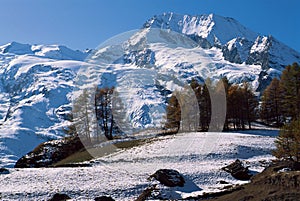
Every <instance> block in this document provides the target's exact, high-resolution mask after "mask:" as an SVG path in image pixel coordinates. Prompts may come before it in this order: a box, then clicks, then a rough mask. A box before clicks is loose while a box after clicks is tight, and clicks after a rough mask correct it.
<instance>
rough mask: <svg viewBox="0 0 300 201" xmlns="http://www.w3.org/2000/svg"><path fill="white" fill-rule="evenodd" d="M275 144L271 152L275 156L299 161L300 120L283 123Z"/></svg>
mask: <svg viewBox="0 0 300 201" xmlns="http://www.w3.org/2000/svg"><path fill="white" fill-rule="evenodd" d="M275 144H276V150H275V151H274V152H273V154H274V155H275V156H276V157H277V158H279V159H290V160H293V161H297V162H300V120H294V121H292V122H291V123H289V124H286V125H284V126H283V127H282V128H281V130H280V133H279V136H278V137H277V140H276V141H275Z"/></svg>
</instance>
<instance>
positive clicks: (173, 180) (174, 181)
mask: <svg viewBox="0 0 300 201" xmlns="http://www.w3.org/2000/svg"><path fill="white" fill-rule="evenodd" d="M152 178H154V179H156V180H157V181H159V182H160V183H161V184H163V185H165V186H167V187H175V186H180V187H183V186H184V184H185V180H184V178H183V176H182V175H181V174H180V173H179V172H178V171H177V170H173V169H160V170H157V171H156V172H155V173H154V174H153V175H151V176H150V177H149V179H152Z"/></svg>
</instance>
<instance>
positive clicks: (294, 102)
mask: <svg viewBox="0 0 300 201" xmlns="http://www.w3.org/2000/svg"><path fill="white" fill-rule="evenodd" d="M280 93H281V94H282V113H283V116H284V117H285V119H297V118H298V117H299V114H300V66H299V65H298V64H297V63H294V64H292V65H288V66H287V67H286V68H285V70H284V71H283V72H282V75H281V81H280Z"/></svg>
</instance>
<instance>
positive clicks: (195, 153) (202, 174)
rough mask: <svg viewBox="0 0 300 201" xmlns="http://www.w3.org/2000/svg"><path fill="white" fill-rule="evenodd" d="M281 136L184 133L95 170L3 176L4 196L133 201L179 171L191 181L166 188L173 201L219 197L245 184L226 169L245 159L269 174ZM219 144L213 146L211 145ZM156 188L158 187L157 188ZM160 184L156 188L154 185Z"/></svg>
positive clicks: (106, 160)
mask: <svg viewBox="0 0 300 201" xmlns="http://www.w3.org/2000/svg"><path fill="white" fill-rule="evenodd" d="M277 133H278V131H277V130H254V131H245V132H236V133H179V134H177V135H174V136H164V137H159V138H157V139H155V140H152V141H151V142H150V143H146V144H144V145H141V146H138V147H133V148H130V149H126V150H120V151H119V152H117V153H114V154H111V155H108V156H105V157H102V158H97V159H94V160H92V161H91V162H92V167H84V168H37V169H10V171H11V173H10V174H8V175H0V183H1V185H0V192H1V193H2V194H1V195H2V199H7V200H45V199H49V198H50V197H51V196H52V195H53V194H54V193H57V192H63V193H66V194H68V195H69V196H70V197H72V198H73V199H76V200H92V199H93V198H95V197H97V196H101V195H110V196H112V197H113V198H115V199H116V200H133V199H134V198H136V197H137V196H138V195H139V194H140V193H141V192H142V191H143V190H144V189H145V188H146V187H147V186H148V185H149V184H150V183H151V182H150V181H148V180H147V178H148V177H149V176H150V175H151V174H153V173H154V172H155V171H156V170H158V169H161V168H171V169H176V170H178V171H179V172H180V173H182V174H183V175H184V177H185V179H186V181H187V182H186V185H185V186H184V187H174V188H166V187H162V190H161V193H162V194H163V195H164V196H165V197H166V198H167V197H172V198H176V199H179V198H182V197H188V196H192V195H199V194H202V193H203V192H211V191H219V190H220V189H219V188H220V187H222V186H224V185H221V184H218V182H219V181H221V180H223V181H227V182H229V183H231V184H236V183H243V182H241V181H237V180H235V179H234V178H232V177H231V175H229V174H228V173H226V172H224V171H221V170H220V169H221V168H222V167H223V166H225V165H228V164H229V163H231V162H233V161H234V160H235V159H237V158H239V159H241V160H242V161H244V162H246V165H249V166H250V170H251V171H253V172H260V171H262V170H263V167H262V166H261V164H260V162H259V161H261V160H271V159H273V156H272V155H271V150H272V149H274V139H275V137H276V135H277ZM211 141H212V142H213V143H209V142H211ZM152 183H153V182H152ZM154 183H155V182H154Z"/></svg>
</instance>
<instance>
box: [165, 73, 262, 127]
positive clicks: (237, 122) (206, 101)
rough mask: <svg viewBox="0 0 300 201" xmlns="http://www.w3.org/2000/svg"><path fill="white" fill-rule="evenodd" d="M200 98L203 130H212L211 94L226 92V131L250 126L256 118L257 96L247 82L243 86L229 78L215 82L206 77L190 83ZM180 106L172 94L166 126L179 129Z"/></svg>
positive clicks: (200, 123) (200, 119) (200, 122)
mask: <svg viewBox="0 0 300 201" xmlns="http://www.w3.org/2000/svg"><path fill="white" fill-rule="evenodd" d="M190 86H191V88H192V89H193V91H194V93H195V96H196V98H197V101H198V108H199V113H200V114H199V128H198V130H200V131H207V130H209V126H210V121H211V120H213V119H212V118H211V115H212V105H211V104H212V103H211V94H210V92H212V93H215V94H217V93H224V92H225V95H226V99H227V100H226V103H225V106H227V112H226V118H225V123H224V130H228V129H230V128H232V129H235V130H236V129H246V127H248V128H249V129H251V122H252V121H254V120H255V119H256V118H257V109H258V98H257V97H256V96H255V95H254V93H253V91H252V90H251V87H250V86H249V84H248V83H243V84H242V85H236V84H230V83H229V81H228V79H227V78H223V79H221V80H220V81H219V82H217V83H215V84H213V83H212V82H211V80H210V79H207V80H206V81H205V83H204V84H200V83H199V82H197V81H196V80H192V81H191V83H190ZM180 110H181V107H180V104H179V102H178V100H177V98H176V96H175V95H173V96H172V97H171V98H170V99H169V102H168V106H167V121H166V128H168V129H169V128H176V129H177V130H179V129H180V120H181V119H180V114H181V112H180Z"/></svg>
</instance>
